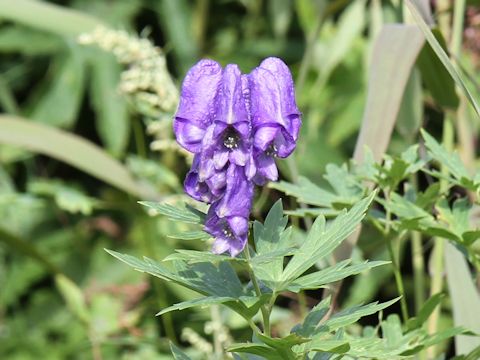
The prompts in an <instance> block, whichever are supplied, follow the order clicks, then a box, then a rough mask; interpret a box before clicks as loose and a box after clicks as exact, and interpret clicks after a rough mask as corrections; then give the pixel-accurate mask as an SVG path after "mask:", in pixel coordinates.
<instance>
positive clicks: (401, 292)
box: [387, 236, 408, 322]
mask: <svg viewBox="0 0 480 360" xmlns="http://www.w3.org/2000/svg"><path fill="white" fill-rule="evenodd" d="M396 240H398V241H400V236H398V237H396ZM387 248H388V253H389V255H390V258H391V259H392V267H393V275H394V277H395V283H396V285H397V291H398V294H399V295H400V296H401V299H400V307H401V309H402V317H403V321H404V322H406V321H407V320H408V307H407V300H406V297H405V288H404V286H403V279H402V273H401V271H400V266H399V264H398V261H397V259H396V256H395V252H394V251H393V243H392V239H391V238H390V237H387Z"/></svg>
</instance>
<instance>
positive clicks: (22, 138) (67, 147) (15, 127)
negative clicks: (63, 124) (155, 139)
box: [0, 115, 158, 198]
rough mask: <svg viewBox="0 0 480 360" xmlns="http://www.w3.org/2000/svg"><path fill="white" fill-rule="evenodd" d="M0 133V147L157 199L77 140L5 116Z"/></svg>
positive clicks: (0, 120)
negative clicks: (57, 162) (18, 149)
mask: <svg viewBox="0 0 480 360" xmlns="http://www.w3.org/2000/svg"><path fill="white" fill-rule="evenodd" d="M0 129H2V131H0V144H7V145H14V146H18V147H21V148H23V149H27V150H30V151H34V152H38V153H40V154H44V155H47V156H51V157H53V158H55V159H57V160H60V161H63V162H65V163H67V164H69V165H71V166H74V167H76V168H78V169H80V170H82V171H84V172H86V173H88V174H90V175H92V176H94V177H96V178H98V179H100V180H103V181H105V182H106V183H108V184H110V185H113V186H115V187H117V188H119V189H121V190H123V191H126V192H128V193H131V194H133V195H135V196H141V197H145V198H155V197H157V196H158V195H156V194H155V193H153V192H152V191H151V190H150V189H148V188H146V187H144V186H143V185H141V184H139V183H137V182H136V181H135V179H133V178H132V176H131V175H130V173H129V172H128V171H127V170H126V168H125V167H124V166H123V165H122V164H121V163H120V162H118V161H117V160H115V159H114V158H112V157H111V156H110V155H108V154H107V153H105V152H104V151H103V150H102V149H101V148H99V147H98V146H96V145H95V144H92V143H91V142H89V141H88V140H85V139H83V138H81V137H79V136H76V135H74V134H70V133H68V132H65V131H62V130H58V129H55V128H52V127H49V126H46V125H43V124H36V123H32V122H31V121H25V120H24V119H22V118H19V117H14V116H9V115H0Z"/></svg>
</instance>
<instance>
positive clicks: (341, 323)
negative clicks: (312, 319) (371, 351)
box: [316, 298, 399, 335]
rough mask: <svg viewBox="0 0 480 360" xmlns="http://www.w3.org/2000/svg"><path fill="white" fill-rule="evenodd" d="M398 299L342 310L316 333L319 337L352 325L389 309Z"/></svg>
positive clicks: (320, 326) (319, 327) (321, 325)
mask: <svg viewBox="0 0 480 360" xmlns="http://www.w3.org/2000/svg"><path fill="white" fill-rule="evenodd" d="M398 299H399V298H396V299H393V300H390V301H387V302H384V303H380V304H379V303H378V302H373V303H370V304H367V305H359V306H354V307H352V308H348V309H345V310H342V311H340V312H338V313H336V314H334V315H333V316H332V317H330V318H329V319H328V320H327V321H325V322H323V323H322V324H320V325H319V326H318V327H317V329H316V333H317V334H320V335H321V334H322V333H324V332H331V331H334V330H336V329H339V328H342V327H345V326H348V325H350V324H353V323H355V322H357V321H358V320H359V319H361V318H362V317H364V316H368V315H372V314H375V313H377V312H379V311H381V310H383V309H385V308H387V307H389V306H390V305H392V304H393V303H395V302H397V301H398Z"/></svg>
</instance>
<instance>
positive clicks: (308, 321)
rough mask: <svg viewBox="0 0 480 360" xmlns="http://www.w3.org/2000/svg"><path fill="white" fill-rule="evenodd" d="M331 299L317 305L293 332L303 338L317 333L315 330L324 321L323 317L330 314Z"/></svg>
mask: <svg viewBox="0 0 480 360" xmlns="http://www.w3.org/2000/svg"><path fill="white" fill-rule="evenodd" d="M330 302H331V297H330V296H329V297H327V298H325V299H323V300H322V301H321V302H319V303H318V304H317V305H315V306H314V307H313V308H312V310H310V312H309V313H308V314H307V316H306V317H305V320H303V323H302V324H298V325H296V326H295V327H294V328H293V329H292V332H294V333H296V334H298V335H300V336H303V337H310V336H312V335H313V334H314V333H315V329H316V327H317V325H318V323H319V322H320V321H321V320H322V319H323V317H324V316H325V315H326V314H327V313H328V310H329V309H330Z"/></svg>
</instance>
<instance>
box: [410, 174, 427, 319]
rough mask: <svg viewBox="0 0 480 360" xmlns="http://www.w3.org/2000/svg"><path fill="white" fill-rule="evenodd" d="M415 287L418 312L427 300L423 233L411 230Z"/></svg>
mask: <svg viewBox="0 0 480 360" xmlns="http://www.w3.org/2000/svg"><path fill="white" fill-rule="evenodd" d="M410 182H411V184H412V187H413V189H414V190H415V191H418V179H417V176H416V175H415V174H413V175H412V176H411V178H410ZM411 241H412V264H413V288H414V291H415V294H414V296H415V314H418V312H419V311H420V309H421V308H422V306H423V303H424V302H425V260H424V258H423V246H422V235H421V234H420V233H419V232H418V231H412V232H411Z"/></svg>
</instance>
